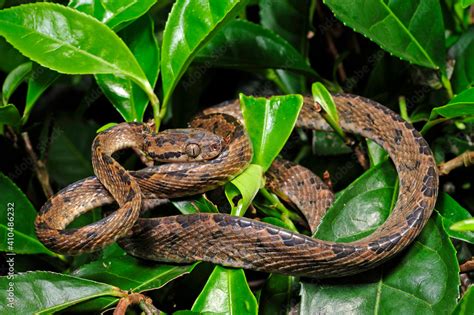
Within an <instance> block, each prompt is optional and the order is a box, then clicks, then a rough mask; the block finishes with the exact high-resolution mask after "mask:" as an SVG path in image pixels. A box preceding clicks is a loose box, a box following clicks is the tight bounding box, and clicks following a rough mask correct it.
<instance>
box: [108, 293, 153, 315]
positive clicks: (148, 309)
mask: <svg viewBox="0 0 474 315" xmlns="http://www.w3.org/2000/svg"><path fill="white" fill-rule="evenodd" d="M152 302H153V301H152V300H151V299H150V298H149V297H146V296H145V295H143V294H140V293H131V294H129V295H127V296H126V297H123V298H121V299H120V301H119V302H118V304H117V307H116V308H115V310H114V315H125V314H126V312H127V308H128V307H129V306H130V305H133V304H137V305H138V306H139V307H140V308H141V309H142V311H143V313H144V314H146V315H158V314H160V311H159V310H158V309H157V308H156V307H154V306H153V303H152Z"/></svg>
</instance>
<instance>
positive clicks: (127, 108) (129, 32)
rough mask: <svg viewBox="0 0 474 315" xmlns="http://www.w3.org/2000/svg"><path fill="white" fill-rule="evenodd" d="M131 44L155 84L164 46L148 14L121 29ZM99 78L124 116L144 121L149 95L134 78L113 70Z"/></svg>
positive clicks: (101, 85) (132, 49) (97, 76)
mask: <svg viewBox="0 0 474 315" xmlns="http://www.w3.org/2000/svg"><path fill="white" fill-rule="evenodd" d="M119 35H120V37H121V38H122V39H123V40H124V42H125V43H126V44H127V45H128V47H129V48H130V50H131V52H132V53H133V54H134V56H135V58H136V59H137V61H138V63H139V64H140V66H141V67H142V68H143V69H144V71H145V74H146V76H147V79H148V81H149V82H150V83H151V85H152V86H153V87H154V86H155V84H156V80H157V79H158V72H159V69H160V50H159V47H158V42H157V40H156V38H155V35H154V30H153V21H152V20H151V18H150V17H149V16H148V15H146V16H143V17H141V18H140V19H138V20H137V21H135V22H134V23H132V24H131V25H129V26H128V27H127V28H125V29H124V30H122V31H121V32H120V33H119ZM96 80H97V83H98V85H99V86H100V88H101V89H102V91H103V92H104V94H105V95H106V96H107V98H108V99H109V100H110V101H111V102H112V104H113V105H114V106H115V108H116V109H117V110H118V112H119V113H120V114H121V115H122V117H123V118H124V119H125V120H126V121H128V122H131V121H139V122H141V121H143V115H144V114H145V110H146V107H147V105H148V97H147V95H146V93H145V92H144V91H143V90H142V89H140V87H139V86H138V85H137V84H135V83H134V82H133V81H132V80H130V79H129V78H127V77H124V76H117V75H113V74H98V75H96Z"/></svg>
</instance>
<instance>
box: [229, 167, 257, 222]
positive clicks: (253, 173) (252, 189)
mask: <svg viewBox="0 0 474 315" xmlns="http://www.w3.org/2000/svg"><path fill="white" fill-rule="evenodd" d="M263 186H264V182H263V169H262V167H261V166H260V165H257V164H250V165H249V166H248V167H247V168H246V169H245V171H244V172H243V173H242V174H240V175H239V176H237V177H236V178H234V179H233V180H232V181H231V182H230V183H228V184H227V185H226V186H225V195H226V197H227V200H229V203H230V204H231V206H232V212H231V214H232V215H236V216H243V215H244V214H245V211H246V210H247V208H248V207H249V206H250V204H251V203H252V200H253V198H255V195H256V194H257V192H258V190H259V189H260V188H262V187H263ZM239 195H242V198H239V201H238V202H237V203H236V202H235V201H234V198H236V197H237V196H239Z"/></svg>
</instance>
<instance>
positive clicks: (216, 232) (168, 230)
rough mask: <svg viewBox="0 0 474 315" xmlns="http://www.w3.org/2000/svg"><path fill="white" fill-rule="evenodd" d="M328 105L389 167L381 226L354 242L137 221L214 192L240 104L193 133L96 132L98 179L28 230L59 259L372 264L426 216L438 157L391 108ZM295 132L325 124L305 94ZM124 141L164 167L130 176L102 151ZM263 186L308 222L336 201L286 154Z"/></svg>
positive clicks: (193, 220) (335, 269) (223, 221)
mask: <svg viewBox="0 0 474 315" xmlns="http://www.w3.org/2000/svg"><path fill="white" fill-rule="evenodd" d="M334 101H335V102H336V106H337V109H338V112H339V117H340V125H341V127H342V129H343V130H344V131H346V132H348V133H355V134H360V135H362V136H364V137H366V138H369V139H372V140H374V141H375V142H376V143H378V144H380V145H381V146H383V148H384V149H385V150H386V151H387V152H388V153H389V155H390V157H391V159H392V161H393V163H394V164H395V167H396V169H397V171H398V176H399V181H400V185H399V194H398V200H397V203H396V205H395V207H394V209H393V210H392V212H391V214H390V216H389V217H388V219H387V220H386V221H385V223H384V224H383V225H381V226H380V227H379V228H378V229H377V230H376V231H375V232H374V233H373V234H371V235H370V236H368V237H366V238H364V239H362V240H359V241H356V242H352V243H334V242H328V241H322V240H318V239H313V238H311V237H307V236H304V235H302V234H297V233H293V232H290V231H288V230H285V229H282V228H279V227H275V226H273V225H270V224H266V223H262V222H259V221H256V220H251V219H248V218H243V217H234V216H230V215H227V214H209V213H199V214H192V215H177V216H170V217H159V218H147V219H145V218H138V216H139V212H140V209H141V208H149V207H151V206H152V205H153V204H156V203H159V202H160V200H161V199H167V198H174V197H181V196H185V195H193V194H198V193H202V192H205V191H207V190H210V189H213V188H215V187H217V186H219V185H222V184H224V183H225V182H227V181H229V180H230V179H232V178H233V177H235V176H236V175H238V174H239V173H240V172H241V171H242V170H243V169H244V168H245V167H246V166H247V165H248V163H249V161H250V160H251V157H252V149H251V145H250V143H249V139H248V137H247V136H246V133H245V130H244V128H243V126H242V124H241V123H240V122H239V121H240V120H241V114H240V111H239V105H238V101H233V102H228V103H224V104H221V105H219V106H216V107H212V108H210V109H208V110H205V111H204V113H203V115H201V116H198V117H197V118H196V119H194V120H193V121H192V123H191V126H190V127H192V128H194V129H184V130H178V131H167V132H161V133H159V134H158V135H155V134H154V133H153V132H151V131H150V130H149V128H148V127H147V126H146V125H138V124H121V125H119V126H118V127H116V128H112V129H109V130H108V131H106V132H104V133H102V134H100V135H98V137H97V138H96V139H95V141H94V144H93V153H94V154H93V155H94V158H93V166H94V170H95V173H96V175H97V176H98V178H100V181H99V179H97V178H96V177H89V178H86V179H84V180H82V181H79V182H76V183H74V184H72V185H70V186H68V187H66V188H65V189H63V190H61V191H60V192H58V193H57V194H56V195H55V196H53V197H52V198H51V199H50V200H49V201H48V202H47V203H46V204H45V205H44V206H43V207H42V209H41V211H40V214H39V215H38V217H37V220H36V231H37V235H38V237H39V239H40V240H41V241H42V242H43V243H44V244H45V245H46V246H47V247H49V248H51V249H52V250H54V251H57V252H61V253H65V254H78V253H82V252H89V251H94V250H97V249H100V248H102V247H103V246H105V245H107V244H110V243H112V242H113V241H115V240H117V239H119V244H120V245H121V246H122V247H123V248H124V249H125V250H126V251H127V252H128V253H129V254H131V255H134V256H137V257H141V258H144V259H150V260H157V261H167V262H177V263H188V262H193V261H196V260H202V261H208V262H212V263H216V264H221V265H225V266H231V267H242V268H246V269H253V270H259V271H265V272H276V273H283V274H290V275H299V276H307V277H313V278H327V277H340V276H345V275H351V274H355V273H359V272H362V271H364V270H367V269H369V268H372V267H374V266H376V265H379V264H381V263H382V262H384V261H386V260H387V259H389V258H390V257H393V256H394V255H395V254H397V253H398V252H400V251H401V250H402V249H403V248H405V247H406V246H407V245H408V244H410V243H411V242H412V241H413V240H414V238H415V237H416V236H417V235H418V234H419V233H420V231H421V229H422V228H423V226H424V225H425V223H426V221H427V220H428V218H429V217H430V215H431V212H432V210H433V207H434V204H435V201H436V197H437V192H438V173H437V168H436V164H435V161H434V159H433V156H432V153H431V150H430V149H429V147H428V144H427V143H426V141H425V140H424V139H423V138H422V137H421V135H420V134H419V133H418V131H416V130H415V129H414V128H413V127H412V126H411V125H410V124H409V123H407V122H405V121H403V120H402V119H401V118H400V117H399V116H398V115H397V114H395V113H393V112H392V111H390V110H389V109H387V108H385V107H384V106H382V105H380V104H378V103H375V102H373V101H371V100H368V99H365V98H362V97H358V96H353V95H348V94H340V95H335V96H334ZM297 127H302V128H309V129H319V130H321V129H323V130H328V129H329V126H328V125H327V124H326V122H325V121H324V119H323V118H322V117H321V115H320V114H319V105H318V104H315V103H314V102H313V101H312V99H310V98H305V102H304V106H303V108H302V110H301V113H300V116H299V118H298V121H297ZM173 132H175V133H177V134H178V135H179V136H175V135H174V134H173ZM171 135H174V136H171ZM160 139H161V140H160ZM176 139H179V141H176ZM183 143H185V145H183ZM125 147H133V148H135V149H136V150H137V151H139V152H142V153H143V155H144V158H148V159H156V160H160V161H170V162H173V163H170V164H161V165H158V166H153V167H148V168H145V169H142V170H140V171H135V172H128V171H125V170H124V169H123V168H122V167H121V166H120V165H119V164H118V163H117V162H116V161H115V160H114V159H113V158H111V155H112V153H113V152H115V151H117V150H120V149H122V148H125ZM162 148H165V150H162ZM174 162H176V163H174ZM267 183H268V186H269V187H270V188H271V189H272V190H274V191H275V192H276V193H277V194H279V195H280V196H283V197H284V199H285V200H287V201H288V202H290V203H291V204H293V205H295V206H296V207H298V208H299V209H300V210H301V212H302V213H303V214H304V215H305V216H306V218H307V220H308V223H309V225H310V226H311V227H312V229H314V228H315V227H316V226H317V225H318V224H319V222H320V219H321V217H322V216H323V214H324V212H325V209H326V208H327V207H328V206H329V204H330V202H331V201H332V198H333V196H332V193H331V192H330V191H329V189H328V188H327V187H325V185H324V183H322V181H321V180H319V179H318V178H317V177H316V176H315V175H313V174H312V173H311V172H309V171H308V170H307V169H305V168H304V167H301V166H299V165H295V164H293V163H290V162H287V161H283V160H276V161H275V162H274V164H273V165H272V167H271V169H270V170H269V172H268V174H267ZM140 192H141V193H140ZM114 201H116V202H117V203H118V205H119V210H117V211H115V212H113V213H112V214H111V215H109V216H107V217H106V218H104V219H102V220H101V221H98V222H96V223H94V224H91V225H88V226H85V227H82V228H79V229H68V230H65V228H66V227H67V225H68V224H69V223H70V222H72V221H73V220H74V218H76V217H77V216H79V215H80V214H82V213H84V212H87V211H88V210H90V209H92V208H94V207H98V206H102V205H104V204H109V203H113V202H114Z"/></svg>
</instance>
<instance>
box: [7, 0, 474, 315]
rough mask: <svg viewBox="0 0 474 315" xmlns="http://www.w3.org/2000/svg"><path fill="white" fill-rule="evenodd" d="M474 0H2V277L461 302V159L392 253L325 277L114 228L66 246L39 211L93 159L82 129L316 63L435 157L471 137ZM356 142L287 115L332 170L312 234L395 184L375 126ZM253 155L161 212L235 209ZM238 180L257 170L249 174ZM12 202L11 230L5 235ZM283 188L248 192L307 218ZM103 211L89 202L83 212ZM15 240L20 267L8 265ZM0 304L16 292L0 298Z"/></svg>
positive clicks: (449, 306)
mask: <svg viewBox="0 0 474 315" xmlns="http://www.w3.org/2000/svg"><path fill="white" fill-rule="evenodd" d="M471 2H472V1H469V0H459V1H456V0H442V1H435V0H418V1H415V0H407V1H403V2H401V1H400V2H387V3H386V2H383V1H376V0H371V1H357V0H351V1H337V0H327V1H325V3H321V2H320V1H314V0H312V1H309V0H308V1H306V0H305V1H303V0H301V1H297V2H294V1H289V0H288V1H286V0H277V1H269V0H260V1H257V0H254V1H238V0H232V1H212V0H201V1H196V0H178V1H176V3H174V1H166V0H163V1H157V2H156V3H155V1H139V2H128V1H120V0H115V1H98V0H97V1H93V0H84V1H79V0H77V1H74V0H73V1H71V2H70V3H62V4H61V6H57V5H53V4H47V3H46V4H44V3H43V4H41V3H38V4H33V5H27V6H18V5H20V4H22V3H23V2H21V3H20V2H15V1H0V6H1V7H2V8H4V9H7V8H12V9H10V10H1V11H0V35H1V36H2V37H0V70H1V78H0V79H1V81H2V82H4V83H3V89H2V103H3V104H2V106H0V125H1V131H2V135H1V136H0V148H1V152H2V153H3V154H2V155H1V157H0V171H1V174H0V191H1V195H0V200H1V205H2V207H5V209H3V208H2V211H5V215H3V212H2V217H1V218H0V231H1V232H2V247H1V248H0V249H1V250H2V251H3V252H4V254H2V255H3V258H5V263H4V264H3V265H2V273H4V274H5V276H4V277H2V278H1V280H0V283H2V288H3V287H5V288H10V287H12V286H13V287H14V295H15V298H16V299H17V303H16V304H15V307H16V309H15V311H16V312H17V313H19V314H20V313H24V314H27V313H28V314H29V313H34V312H44V313H51V312H56V311H61V310H62V311H65V312H94V313H95V312H100V311H102V310H105V309H110V308H111V307H113V306H114V305H115V304H116V303H117V301H118V299H119V298H123V297H124V296H126V293H125V292H124V291H123V290H125V291H128V290H130V291H132V292H143V293H144V294H146V295H147V296H149V297H151V298H152V300H153V304H154V305H155V306H156V307H157V308H159V309H160V310H162V311H165V312H168V313H172V312H180V313H186V312H187V313H191V312H195V313H199V312H214V313H231V312H232V313H239V314H243V313H257V312H260V313H268V314H274V313H281V314H286V313H289V312H290V311H291V310H299V312H300V313H303V314H314V313H341V312H344V313H357V314H371V313H377V314H378V313H406V314H418V313H435V314H445V313H446V314H447V313H456V314H458V313H459V314H470V313H472V307H473V305H474V302H473V299H474V297H473V293H472V291H473V289H472V287H471V288H470V289H468V286H469V284H470V281H471V280H470V276H471V275H472V274H470V273H469V272H467V273H462V274H461V275H460V274H459V264H462V263H464V262H465V261H468V260H469V259H472V254H471V250H472V245H471V244H472V242H473V241H474V237H473V236H474V234H473V232H469V230H471V231H472V230H474V228H473V227H472V223H469V221H467V222H465V223H463V224H461V228H460V229H461V231H453V230H451V229H450V226H451V225H452V224H453V223H455V222H458V221H461V220H465V219H469V218H470V217H471V214H470V213H472V212H473V211H474V199H473V196H474V194H473V188H472V178H473V176H472V175H473V172H472V168H464V167H460V168H458V169H455V170H453V171H452V172H450V173H449V174H448V175H445V176H442V177H441V186H440V192H441V194H440V195H441V196H440V199H439V201H438V204H437V206H436V210H437V211H436V212H435V213H434V214H433V218H432V219H431V220H430V222H429V223H428V225H427V227H426V228H425V230H424V231H423V233H422V234H421V235H420V237H419V238H418V239H417V240H416V241H415V242H414V244H413V245H412V246H411V247H410V248H408V249H407V250H406V251H405V252H404V253H402V255H400V256H399V257H397V258H396V259H394V260H393V261H390V262H388V263H387V264H384V265H383V266H382V267H380V268H377V269H375V270H373V271H370V272H368V273H366V274H363V275H359V276H355V277H350V278H343V279H336V280H327V281H309V280H307V279H297V278H294V277H286V276H279V275H271V276H270V277H268V275H265V274H260V273H255V272H247V271H246V272H245V273H244V272H243V271H241V270H233V269H225V268H222V267H216V268H214V266H210V265H208V264H203V263H201V264H194V265H191V266H175V265H164V264H159V263H152V262H144V261H139V260H137V259H135V258H132V257H130V256H127V255H125V254H124V253H123V252H122V250H121V249H120V248H119V247H118V246H111V247H110V248H107V249H105V250H104V251H103V252H100V253H95V254H88V255H82V256H78V257H63V256H59V255H57V254H54V253H52V252H50V251H49V250H47V249H46V248H44V247H43V246H42V245H41V244H40V243H39V242H38V240H37V239H36V237H35V236H34V231H33V224H32V223H33V220H34V217H35V215H36V211H37V210H38V209H39V208H40V207H41V206H42V204H43V203H44V202H45V201H46V199H47V198H46V196H47V195H48V194H50V193H51V192H57V191H58V190H59V189H61V188H63V187H65V186H67V185H68V184H70V183H72V182H74V181H76V180H79V179H82V178H84V177H87V176H90V175H92V174H93V172H92V167H91V164H90V145H91V143H92V139H93V138H94V136H95V135H96V132H97V131H98V130H99V129H100V128H102V127H106V126H110V125H109V124H110V123H119V122H123V121H142V120H143V119H144V118H146V119H148V118H151V117H154V118H155V119H156V121H159V122H161V124H162V127H161V128H162V129H164V128H172V127H183V126H185V125H186V122H188V121H189V120H190V119H191V117H192V116H193V115H195V114H196V113H197V112H199V110H200V109H202V108H205V107H207V106H210V105H214V104H216V103H219V102H221V101H224V100H228V99H232V98H236V97H238V95H239V93H243V94H246V95H259V96H266V95H274V94H290V93H299V94H308V93H311V92H312V91H311V83H312V82H315V81H320V82H322V83H324V85H325V86H326V88H327V89H329V90H330V91H331V92H338V91H345V92H350V93H354V94H359V95H363V96H366V97H369V98H371V99H374V100H376V101H378V102H380V103H382V104H384V105H386V106H388V107H390V108H391V109H393V110H394V111H396V112H399V113H400V114H401V115H402V117H404V118H405V119H406V120H408V121H410V122H412V123H413V124H414V125H415V127H416V128H417V129H418V130H421V131H422V133H423V134H424V136H425V137H426V138H427V140H428V141H429V143H430V145H431V148H432V149H433V152H434V154H435V157H436V159H437V161H438V162H439V163H442V162H445V161H448V160H450V159H452V158H455V157H457V156H460V155H461V154H463V153H465V152H469V151H472V150H473V146H474V145H473V142H472V141H473V116H474V104H473V103H474V89H473V88H472V83H473V80H474V64H473V60H474V42H473V40H474V35H473V34H474V32H473V26H472V24H473V16H472V15H473V13H472V12H473V9H472V4H471ZM66 6H69V7H71V8H74V10H79V11H81V12H84V13H85V14H80V13H78V12H77V11H73V9H67V8H66ZM86 14H87V15H86ZM91 16H93V17H94V18H95V19H97V20H94V19H92V18H91ZM44 21H46V22H45V23H42V22H44ZM64 21H65V22H64ZM45 33H47V35H48V36H46V37H44V36H43V35H44V34H45ZM115 34H118V37H117V36H116V35H115ZM45 38H46V39H45ZM58 42H59V43H60V44H58ZM65 43H67V44H68V45H63V44H65ZM13 46H14V47H15V48H14V47H13ZM18 50H20V51H21V53H19V52H18ZM72 52H74V54H73V53H72ZM83 52H87V53H88V54H89V55H92V56H95V57H97V58H95V59H94V58H89V57H90V56H89V55H87V54H84V53H83ZM25 56H27V57H28V58H27V57H25ZM88 56H89V57H88ZM30 59H31V60H33V61H34V62H31V61H30ZM97 60H99V61H97ZM50 69H54V70H56V71H53V70H50ZM58 72H60V73H63V74H61V75H60V74H59V73H58ZM153 91H155V93H156V95H157V96H158V99H159V100H160V101H161V102H160V105H161V107H160V108H158V106H157V105H158V103H157V101H156V99H155V98H156V96H155V95H154V94H153ZM313 92H318V91H317V90H316V91H313ZM149 100H151V101H152V103H153V104H154V106H150V105H147V104H148V102H149ZM277 101H283V102H284V103H285V104H290V105H292V106H288V108H293V109H294V108H297V107H298V105H297V103H298V98H297V97H296V98H294V97H287V98H284V99H278V98H277V99H273V101H267V102H266V101H263V100H254V99H251V98H249V99H247V100H246V102H257V103H258V102H260V105H261V106H262V108H267V109H268V108H271V107H272V106H273V105H272V102H277ZM292 102H293V103H292ZM281 113H283V114H285V115H293V116H294V115H296V113H297V112H295V111H294V110H292V109H288V110H285V109H283V111H282V112H281ZM254 114H255V116H258V115H259V114H262V115H267V114H268V113H267V112H264V113H261V112H257V113H254ZM283 125H284V124H283V123H281V122H280V123H277V125H276V126H275V128H274V130H263V131H261V132H262V136H264V137H269V138H272V137H275V130H282V128H284V127H285V126H283ZM286 127H288V126H286ZM289 127H291V126H289ZM276 138H277V140H275V141H274V142H272V143H275V142H279V143H281V144H283V143H284V142H285V141H286V140H287V138H286V135H284V132H283V135H279V136H277V137H276ZM272 139H273V138H272ZM278 145H279V144H275V147H278ZM361 148H362V149H363V150H364V151H365V152H366V154H367V156H368V159H369V162H370V163H369V164H370V165H367V169H364V167H362V166H361V165H360V163H359V162H358V160H357V158H356V157H355V155H354V153H353V152H352V150H351V149H350V148H347V147H346V146H345V145H344V143H343V142H342V141H341V140H340V139H339V138H338V136H337V134H336V133H322V132H313V133H310V132H306V133H305V132H302V131H297V132H293V134H292V135H291V136H290V140H289V141H288V143H287V145H286V146H285V148H284V149H283V151H282V155H284V156H285V157H287V158H289V159H292V160H295V161H297V162H299V163H302V164H304V165H306V166H308V167H309V168H311V169H312V170H314V171H315V173H317V174H319V175H322V174H323V173H324V171H326V170H327V171H328V172H329V174H330V175H331V180H332V182H333V185H334V190H335V191H336V192H338V197H337V199H336V202H335V204H334V205H333V206H332V207H331V209H330V210H329V211H328V214H327V216H326V217H325V219H324V222H323V223H322V225H321V226H320V228H319V230H318V232H317V233H316V237H318V238H321V239H328V240H337V241H351V240H355V239H358V238H361V237H363V236H364V235H367V234H368V233H370V232H371V231H373V230H374V229H375V228H376V227H377V226H378V225H380V224H381V223H382V222H383V220H384V219H385V218H386V217H387V215H388V211H389V209H390V207H391V205H392V204H393V202H394V196H396V194H395V192H396V187H397V180H396V175H395V172H394V169H393V167H392V166H391V163H390V162H387V161H386V158H385V156H384V153H383V152H382V151H381V150H380V149H379V148H378V147H377V146H375V145H374V144H373V143H371V142H367V143H365V142H362V144H361ZM274 149H275V148H266V147H265V148H262V151H261V152H260V155H261V157H262V159H261V161H263V160H266V161H268V160H271V159H272V158H273V157H274V156H273V155H272V154H273V153H271V152H275V150H274ZM272 150H273V151H272ZM276 152H277V151H276ZM120 160H121V161H122V162H123V163H124V164H125V165H126V166H127V167H129V168H135V167H138V165H139V163H138V161H137V159H136V158H134V157H133V156H131V155H127V154H124V155H122V156H120ZM257 164H259V163H257ZM263 164H264V163H260V166H263V167H264V166H265V165H263ZM260 172H261V169H259V168H258V167H257V168H253V169H252V171H251V172H246V175H245V177H242V178H241V183H243V185H242V184H241V185H240V186H239V184H238V183H235V182H234V184H235V186H236V188H237V190H236V189H235V187H234V186H231V185H228V186H226V189H225V193H224V192H223V191H218V192H215V193H210V194H208V195H207V196H206V198H204V197H202V196H198V197H196V198H193V199H184V200H179V201H177V202H174V205H170V206H167V207H165V209H162V210H163V213H164V214H171V213H179V211H181V212H184V213H189V212H192V211H196V208H197V209H198V210H199V211H216V210H215V207H214V205H213V204H212V203H211V202H210V201H209V200H208V199H210V200H211V201H212V202H213V203H215V204H217V205H218V207H219V211H232V212H233V213H240V212H239V211H240V210H238V208H239V207H240V209H242V208H245V207H244V206H243V205H232V204H229V202H227V201H226V198H225V195H226V194H227V195H230V196H232V195H233V194H238V193H239V192H240V193H242V195H244V199H243V200H244V201H245V203H250V201H251V199H252V197H253V196H254V193H256V192H257V190H258V187H259V185H258V183H259V180H260V178H261V176H260ZM252 185H253V186H252ZM244 186H245V187H256V188H255V189H253V190H252V191H250V192H245V191H243V187H244ZM230 199H232V198H230ZM12 202H13V203H14V209H15V227H14V229H15V231H14V235H15V238H14V239H15V242H14V247H13V248H9V247H8V246H9V243H8V241H7V240H8V232H9V225H8V221H7V218H8V216H7V213H8V211H9V210H8V208H9V207H10V206H8V204H9V203H12ZM276 204H278V205H280V204H279V203H278V201H275V200H273V199H272V198H271V196H265V195H262V194H259V195H258V196H257V199H256V200H255V202H254V207H255V209H257V210H256V212H251V213H249V215H250V216H257V217H259V218H261V219H262V220H266V221H268V222H271V223H275V224H279V225H282V226H285V227H288V228H299V229H300V231H302V232H304V227H302V226H299V225H298V223H297V222H296V223H294V222H293V221H292V220H290V219H291V218H294V212H292V211H291V210H288V209H286V208H283V210H282V209H280V210H281V211H282V212H280V211H275V205H276ZM277 208H278V207H277ZM236 209H237V210H236ZM244 210H245V209H244ZM100 215H101V212H100V210H95V211H93V212H91V213H89V214H88V215H85V216H82V217H81V218H80V220H78V221H79V222H77V223H76V224H87V223H88V222H91V221H94V220H97V218H98V217H99V216H100ZM288 216H289V218H290V219H288ZM295 225H296V227H295ZM466 230H467V231H466ZM4 241H5V242H4ZM12 253H14V254H16V255H15V256H14V271H15V273H18V274H17V275H16V276H15V278H14V280H12V279H10V278H9V277H8V272H9V271H10V270H9V269H10V266H9V264H8V261H9V259H11V257H12V256H13V254H12ZM11 280H12V281H11ZM10 282H13V285H10ZM32 293H34V294H32ZM0 296H1V298H2V300H5V301H7V299H8V297H9V296H10V295H9V292H8V291H7V290H5V291H3V292H1V293H0ZM461 296H463V299H460V297H461ZM48 297H54V298H53V299H51V298H48ZM142 307H146V306H142ZM0 310H1V311H2V312H3V311H7V310H9V309H8V306H7V305H1V306H0ZM133 311H135V312H138V311H139V307H136V308H135V309H134V310H133Z"/></svg>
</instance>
